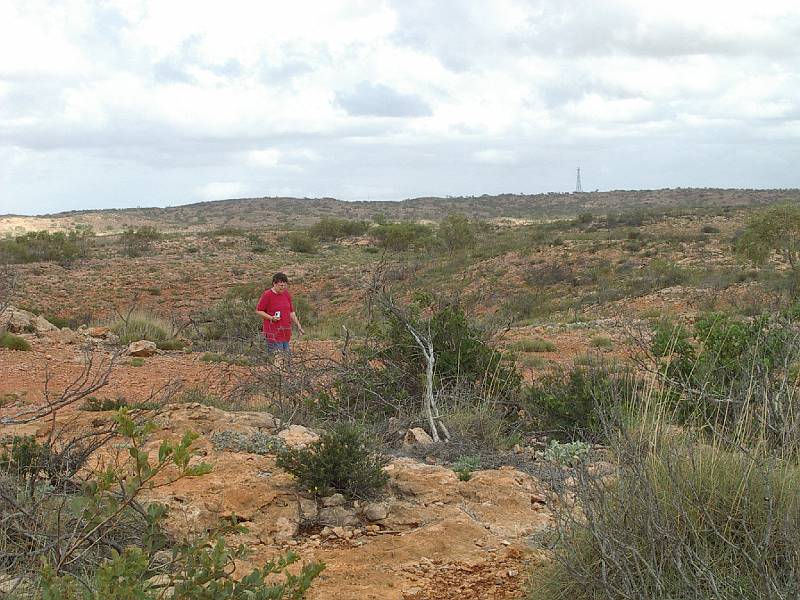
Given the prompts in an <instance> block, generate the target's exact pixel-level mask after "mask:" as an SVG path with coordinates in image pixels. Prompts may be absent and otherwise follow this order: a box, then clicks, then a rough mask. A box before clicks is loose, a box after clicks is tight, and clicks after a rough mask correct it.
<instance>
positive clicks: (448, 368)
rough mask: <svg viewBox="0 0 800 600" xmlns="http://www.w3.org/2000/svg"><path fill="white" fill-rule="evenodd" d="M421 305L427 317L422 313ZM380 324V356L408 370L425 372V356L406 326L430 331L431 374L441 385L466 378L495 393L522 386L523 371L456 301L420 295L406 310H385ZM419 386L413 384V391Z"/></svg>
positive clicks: (408, 371)
mask: <svg viewBox="0 0 800 600" xmlns="http://www.w3.org/2000/svg"><path fill="white" fill-rule="evenodd" d="M421 309H427V310H428V311H430V317H429V318H426V319H424V320H423V319H421V317H420V316H419V313H420V310H421ZM384 318H385V321H384V327H383V328H382V329H379V330H378V332H379V333H378V334H379V336H380V337H381V338H382V339H383V340H384V341H385V343H386V344H385V346H384V348H383V349H382V351H381V352H380V358H381V359H383V360H384V361H386V362H388V363H392V364H395V365H399V366H400V367H401V369H402V371H404V372H407V373H410V374H421V373H424V372H425V365H426V362H425V357H424V355H423V353H422V350H421V349H420V347H419V344H418V343H417V342H416V340H415V339H414V336H413V335H412V334H411V332H410V331H409V327H408V325H411V326H412V327H413V328H415V329H416V330H417V331H427V332H429V335H430V338H431V341H432V342H433V348H434V350H435V354H436V364H435V367H434V369H435V370H434V375H435V377H436V379H437V381H438V384H439V387H442V386H447V385H448V384H449V383H455V382H458V383H459V384H461V383H464V382H469V383H473V384H476V385H480V386H482V387H483V388H484V389H486V391H487V392H488V391H491V392H492V395H493V396H498V397H499V396H508V395H512V394H514V393H515V392H516V391H518V390H519V389H520V386H521V381H522V380H521V377H520V375H519V373H518V372H517V371H516V369H515V367H514V365H513V363H512V362H510V361H508V360H506V358H507V357H506V356H505V355H504V354H503V352H501V351H500V350H497V349H495V348H493V347H492V346H491V345H489V343H488V342H487V332H485V331H483V330H481V329H480V328H479V327H478V326H477V324H476V323H475V322H474V321H472V320H470V319H469V318H468V317H467V315H466V313H465V312H464V308H463V307H462V306H461V304H460V303H459V302H456V301H437V300H436V299H434V298H433V297H430V298H421V299H420V302H418V303H417V306H416V307H414V306H412V307H410V310H409V311H408V312H407V313H406V314H401V313H398V312H391V311H387V312H386V313H385V315H384ZM418 389H419V387H417V386H414V392H417V391H418Z"/></svg>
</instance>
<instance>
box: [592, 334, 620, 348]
mask: <svg viewBox="0 0 800 600" xmlns="http://www.w3.org/2000/svg"><path fill="white" fill-rule="evenodd" d="M589 345H590V346H591V347H592V348H599V349H601V350H613V349H614V340H612V339H611V338H610V337H608V336H605V335H596V336H594V337H592V339H590V340H589Z"/></svg>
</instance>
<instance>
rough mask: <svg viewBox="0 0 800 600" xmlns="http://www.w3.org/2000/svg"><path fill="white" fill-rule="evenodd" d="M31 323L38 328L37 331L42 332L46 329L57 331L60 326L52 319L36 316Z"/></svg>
mask: <svg viewBox="0 0 800 600" xmlns="http://www.w3.org/2000/svg"><path fill="white" fill-rule="evenodd" d="M31 324H32V325H33V327H34V328H35V329H36V331H37V333H41V332H44V331H56V330H57V329H58V327H56V326H55V325H53V324H52V323H51V322H50V321H48V320H47V319H45V318H44V317H41V316H40V317H35V318H34V319H33V320H32V321H31Z"/></svg>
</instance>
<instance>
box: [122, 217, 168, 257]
mask: <svg viewBox="0 0 800 600" xmlns="http://www.w3.org/2000/svg"><path fill="white" fill-rule="evenodd" d="M160 239H161V234H160V233H159V232H158V230H157V229H156V228H155V227H153V226H151V225H144V226H142V227H128V228H127V229H126V230H125V231H123V232H122V233H121V234H120V236H119V241H120V244H121V246H122V253H123V254H124V255H125V256H128V257H130V258H137V257H139V256H142V255H144V254H146V253H147V252H148V251H149V250H150V249H151V248H152V246H153V244H154V243H155V242H156V241H158V240H160Z"/></svg>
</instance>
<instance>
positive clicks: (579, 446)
mask: <svg viewBox="0 0 800 600" xmlns="http://www.w3.org/2000/svg"><path fill="white" fill-rule="evenodd" d="M588 455H589V444H587V443H586V442H582V441H580V440H577V441H574V442H566V443H562V442H559V441H558V440H550V443H549V444H548V445H547V448H545V450H544V458H545V459H546V460H550V461H553V462H555V463H557V464H559V465H563V466H568V467H574V466H575V465H576V464H578V463H580V462H583V460H585V459H586V457H587V456H588Z"/></svg>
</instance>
